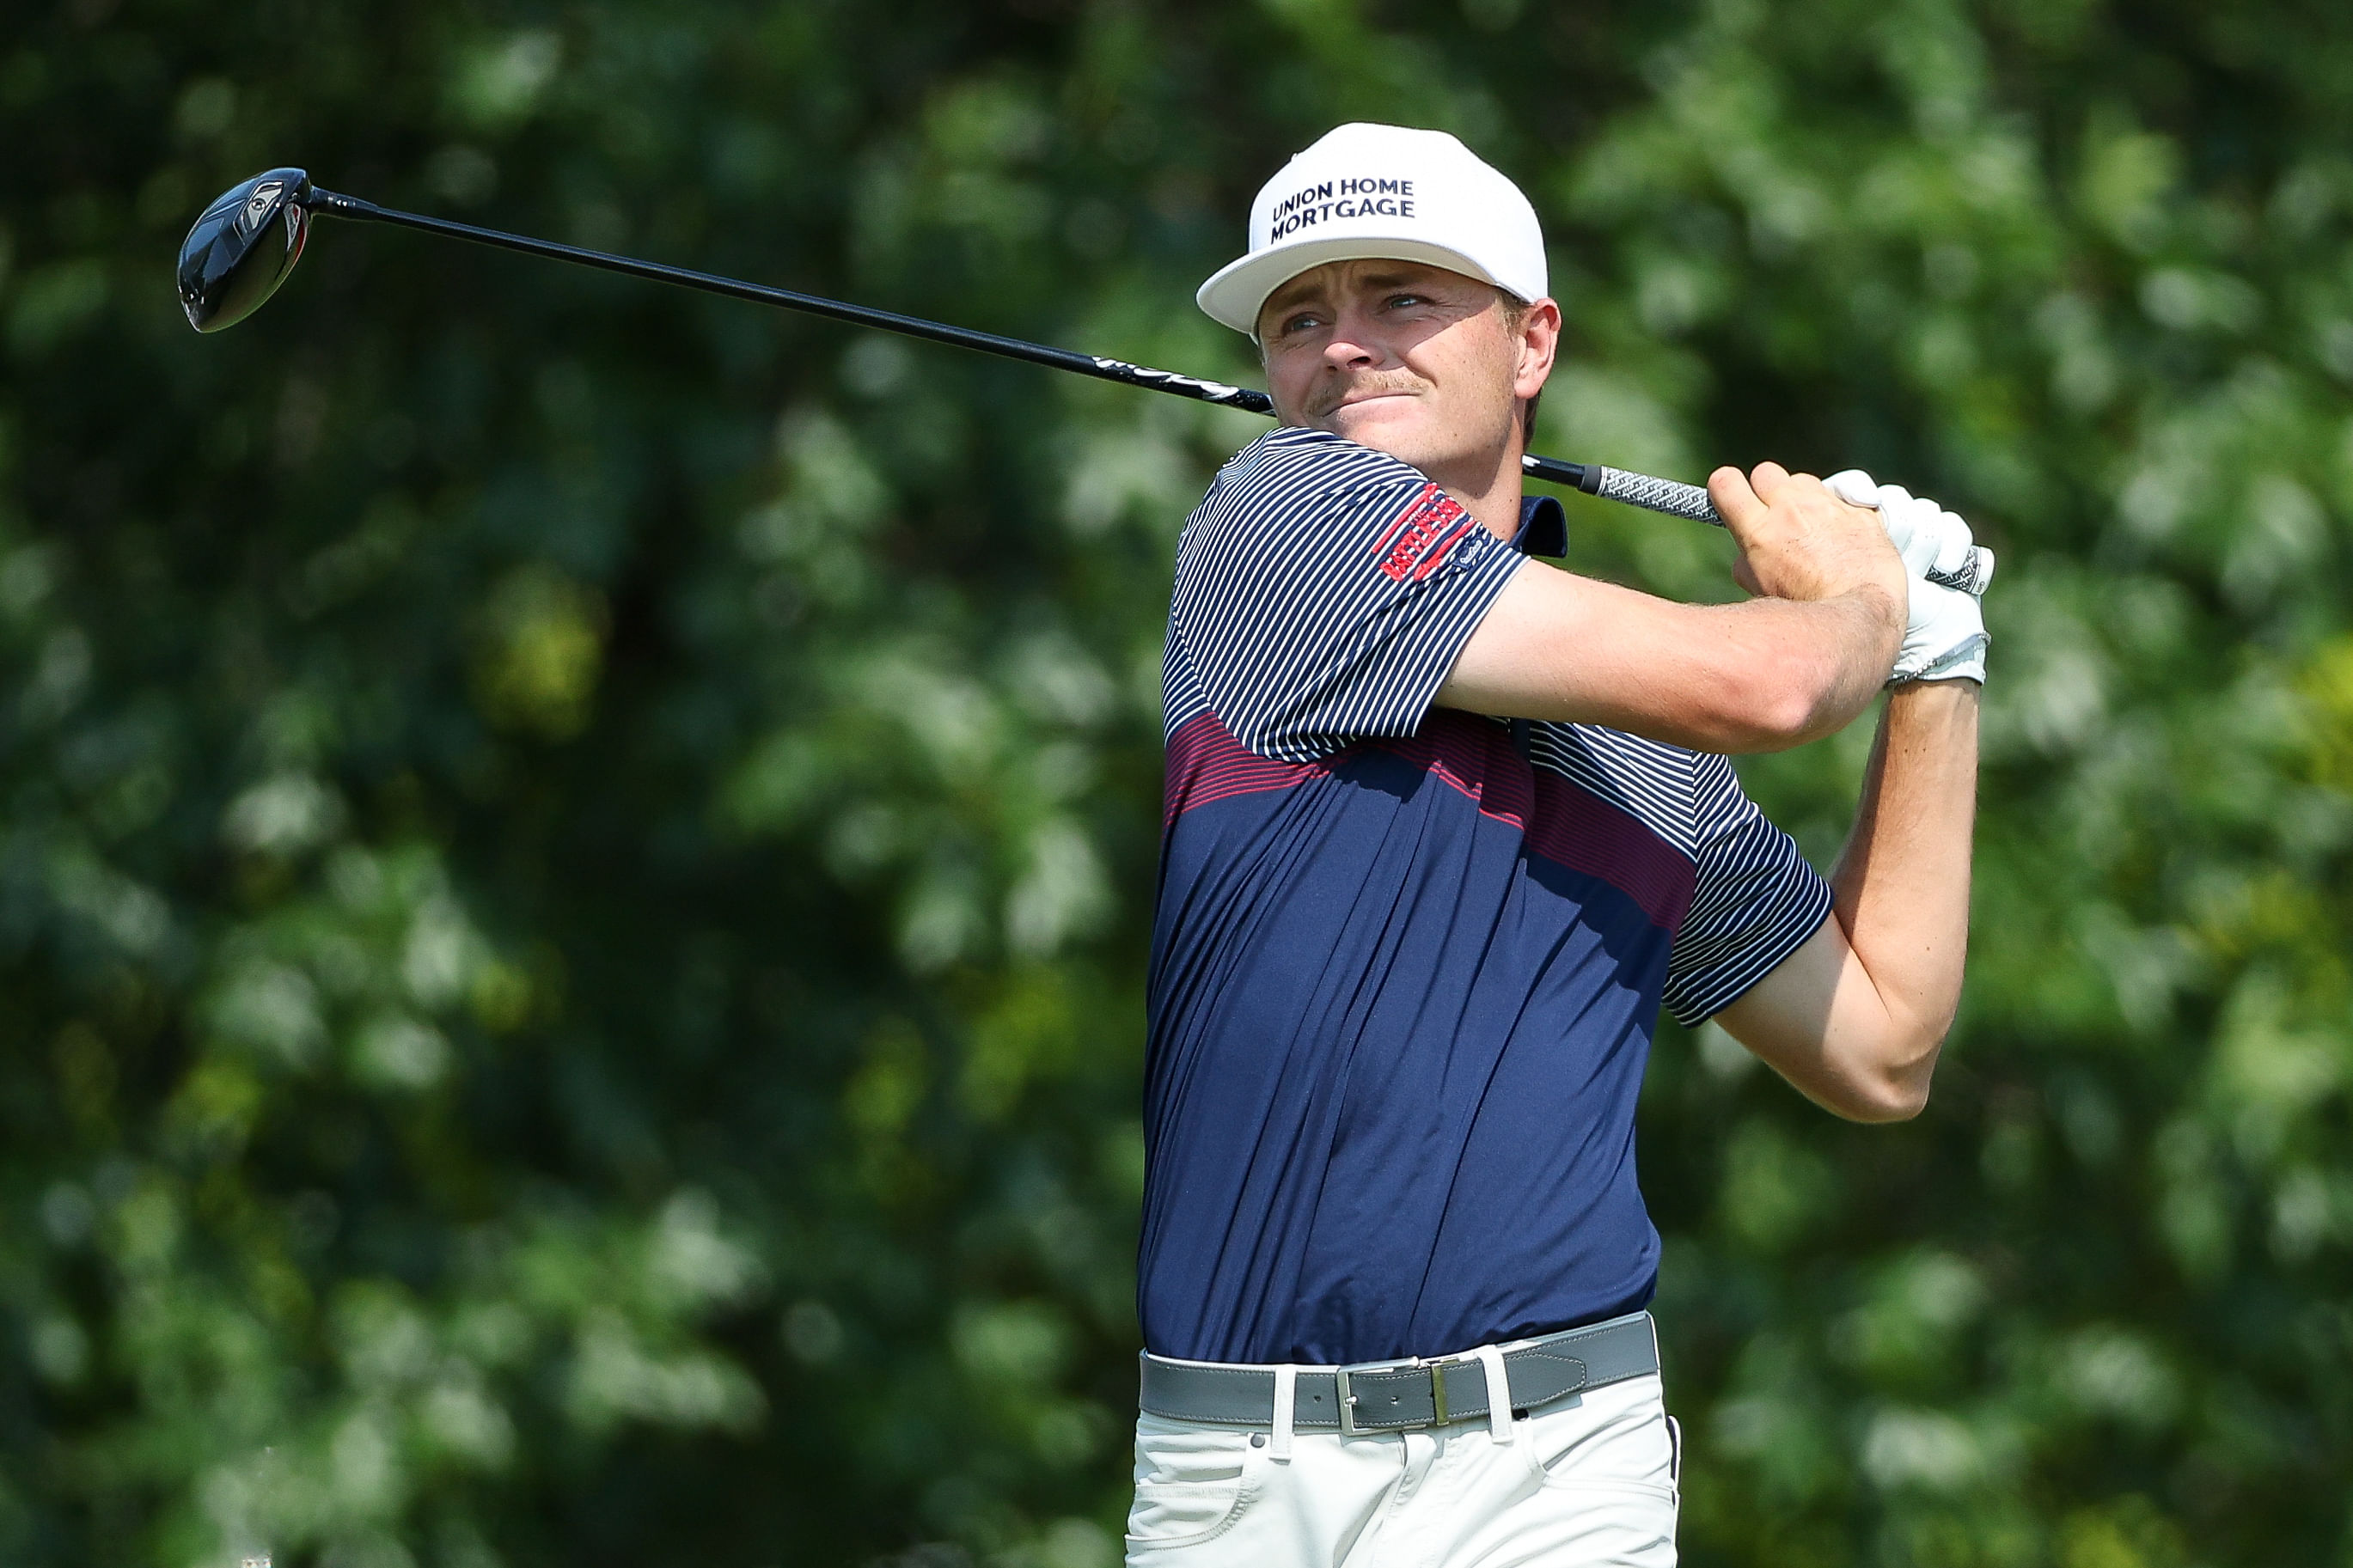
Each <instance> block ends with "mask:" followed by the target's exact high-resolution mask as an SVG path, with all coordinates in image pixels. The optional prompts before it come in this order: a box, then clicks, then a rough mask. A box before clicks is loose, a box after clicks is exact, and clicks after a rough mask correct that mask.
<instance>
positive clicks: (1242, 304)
mask: <svg viewBox="0 0 2353 1568" xmlns="http://www.w3.org/2000/svg"><path fill="white" fill-rule="evenodd" d="M1327 261H1419V262H1423V263H1425V264H1427V265H1429V266H1431V267H1443V268H1446V270H1448V271H1449V272H1460V273H1461V274H1462V275H1463V276H1464V277H1466V278H1476V279H1479V280H1480V281H1481V282H1482V283H1494V284H1495V287H1496V288H1498V289H1501V288H1503V287H1504V285H1503V284H1501V283H1496V282H1495V279H1494V278H1493V276H1491V275H1490V274H1489V272H1488V271H1487V269H1486V268H1483V267H1482V266H1480V265H1479V264H1478V263H1477V262H1475V261H1473V260H1472V259H1471V258H1469V257H1467V256H1465V255H1463V254H1462V253H1461V251H1459V250H1455V249H1453V248H1451V247H1448V246H1443V245H1437V244H1433V243H1432V242H1430V241H1429V240H1426V239H1387V238H1383V237H1381V236H1379V235H1373V234H1333V235H1317V236H1316V237H1314V238H1313V239H1294V240H1286V241H1284V242H1283V243H1282V244H1281V245H1274V246H1270V247H1267V248H1266V249H1264V250H1254V251H1252V252H1250V254H1249V255H1248V256H1245V257H1243V258H1241V259H1240V260H1239V261H1234V262H1229V263H1228V264H1227V265H1226V266H1224V267H1221V268H1218V270H1217V271H1216V272H1214V273H1212V274H1211V275H1210V278H1209V280H1208V282H1206V283H1204V284H1202V285H1201V287H1200V289H1198V291H1197V292H1196V293H1195V294H1194V296H1193V300H1194V302H1195V303H1197V304H1198V305H1199V306H1200V307H1201V309H1202V310H1205V311H1207V312H1208V315H1209V318H1210V320H1212V321H1218V322H1220V323H1221V324H1223V325H1225V326H1229V327H1231V328H1232V329H1233V330H1234V331H1238V332H1250V331H1256V330H1257V328H1258V312H1259V309H1260V307H1261V306H1262V305H1264V304H1265V303H1266V299H1267V296H1268V295H1270V294H1271V293H1273V292H1274V291H1275V290H1276V289H1280V288H1282V286H1283V285H1284V284H1285V283H1288V282H1290V281H1291V280H1292V279H1294V278H1296V277H1298V276H1299V275H1300V274H1301V273H1303V272H1309V271H1313V270H1314V268H1318V267H1321V266H1323V265H1324V263H1325V262H1327Z"/></svg>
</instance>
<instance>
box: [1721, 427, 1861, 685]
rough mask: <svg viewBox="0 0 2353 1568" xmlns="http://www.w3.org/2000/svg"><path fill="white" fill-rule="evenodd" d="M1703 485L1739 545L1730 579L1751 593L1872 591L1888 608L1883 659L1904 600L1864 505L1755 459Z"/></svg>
mask: <svg viewBox="0 0 2353 1568" xmlns="http://www.w3.org/2000/svg"><path fill="white" fill-rule="evenodd" d="M1707 489H1708V495H1709V497H1710V499H1712V500H1714V501H1715V510H1717V511H1718V512H1719V513H1721V514H1722V515H1723V518H1724V521H1725V527H1726V528H1727V529H1728V530H1729V531H1731V533H1732V537H1733V539H1734V541H1735V542H1736V543H1738V544H1739V546H1740V559H1739V560H1738V561H1737V562H1736V563H1734V565H1733V569H1732V575H1733V580H1734V581H1735V582H1737V583H1738V584H1740V585H1741V587H1743V588H1745V589H1746V590H1747V591H1748V592H1749V593H1751V594H1757V595H1765V596H1768V597H1771V598H1776V599H1798V600H1803V601H1808V602H1819V601H1820V600H1824V599H1837V598H1844V597H1847V596H1849V595H1861V596H1865V597H1868V596H1870V595H1874V594H1875V595H1879V596H1881V597H1882V598H1883V600H1884V601H1885V604H1886V605H1887V610H1888V617H1889V623H1890V628H1889V629H1890V635H1889V638H1888V657H1889V658H1890V660H1891V662H1892V661H1893V659H1894V652H1895V641H1896V637H1895V629H1896V627H1895V615H1896V613H1897V612H1898V611H1899V610H1900V609H1901V608H1902V607H1903V605H1904V604H1905V596H1906V595H1905V570H1904V560H1903V557H1901V556H1900V555H1898V554H1897V553H1896V552H1895V548H1894V544H1893V543H1891V542H1890V541H1889V538H1888V534H1887V531H1886V529H1885V527H1884V526H1883V524H1882V522H1881V521H1880V519H1879V518H1878V517H1876V516H1874V515H1873V513H1872V511H1871V510H1868V509H1869V505H1870V503H1868V502H1865V503H1862V504H1860V505H1853V504H1849V502H1848V501H1847V500H1842V499H1841V498H1840V497H1839V496H1838V495H1837V494H1835V493H1834V492H1833V491H1832V490H1831V489H1830V487H1828V486H1826V485H1824V484H1823V483H1822V481H1821V480H1820V479H1816V478H1814V476H1813V475H1811V474H1793V473H1790V472H1789V471H1788V469H1786V468H1782V467H1781V465H1780V464H1778V463H1759V464H1758V465H1757V468H1756V471H1755V472H1754V473H1752V474H1743V473H1742V472H1741V471H1740V470H1739V469H1738V468H1730V467H1726V468H1718V469H1716V471H1715V473H1713V474H1711V475H1710V476H1708V481H1707Z"/></svg>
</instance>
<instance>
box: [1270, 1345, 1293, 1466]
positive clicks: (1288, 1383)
mask: <svg viewBox="0 0 2353 1568" xmlns="http://www.w3.org/2000/svg"><path fill="white" fill-rule="evenodd" d="M1298 1403H1299V1369H1298V1368H1297V1367H1296V1366H1294V1365H1293V1364H1292V1363H1289V1362H1284V1363H1282V1365H1281V1366H1278V1367H1276V1368H1275V1369H1274V1436H1273V1438H1272V1440H1271V1445H1270V1446H1269V1447H1268V1448H1267V1451H1266V1457H1267V1458H1270V1459H1280V1460H1282V1462H1283V1463H1284V1464H1286V1465H1287V1464H1289V1463H1290V1462H1291V1423H1292V1416H1293V1412H1294V1411H1295V1410H1296V1409H1297V1408H1298Z"/></svg>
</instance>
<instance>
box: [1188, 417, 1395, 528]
mask: <svg viewBox="0 0 2353 1568" xmlns="http://www.w3.org/2000/svg"><path fill="white" fill-rule="evenodd" d="M1427 482H1428V481H1427V479H1424V477H1423V476H1422V473H1421V471H1420V470H1419V468H1414V467H1413V466H1411V465H1410V464H1409V463H1407V462H1405V461H1404V460H1402V459H1401V458H1393V457H1391V456H1390V455H1389V454H1388V453H1387V452H1383V451H1378V450H1377V449H1375V448H1373V447H1366V446H1360V445H1358V444H1357V443H1356V442H1354V441H1351V440H1349V439H1348V438H1347V437H1345V436H1335V435H1333V434H1332V433H1331V432H1330V431H1328V430H1314V429H1309V428H1307V427H1306V426H1298V425H1285V426H1278V427H1277V428H1275V429H1272V430H1270V431H1268V432H1267V433H1266V434H1265V435H1263V436H1261V437H1259V438H1258V439H1257V440H1255V441H1252V442H1251V443H1250V445H1249V446H1247V447H1243V448H1242V449H1241V450H1240V451H1239V452H1237V453H1235V454H1234V455H1233V457H1231V458H1229V459H1228V460H1227V462H1226V465H1225V467H1224V468H1220V469H1219V470H1218V477H1217V479H1215V480H1214V481H1213V482H1212V483H1211V484H1210V486H1209V493H1208V495H1207V496H1205V497H1203V498H1202V503H1201V504H1202V508H1203V510H1208V509H1211V508H1214V507H1219V506H1220V505H1223V506H1234V505H1250V506H1262V505H1270V504H1271V505H1282V504H1284V503H1292V504H1306V503H1309V502H1314V501H1321V500H1330V499H1331V498H1332V497H1334V496H1335V495H1345V494H1351V493H1356V492H1363V491H1387V490H1389V489H1419V488H1420V487H1421V486H1422V485H1424V484H1426V483H1427Z"/></svg>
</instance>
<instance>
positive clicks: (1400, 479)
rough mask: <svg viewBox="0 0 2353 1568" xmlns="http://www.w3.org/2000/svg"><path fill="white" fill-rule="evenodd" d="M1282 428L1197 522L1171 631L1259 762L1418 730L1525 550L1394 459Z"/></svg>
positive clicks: (1223, 717)
mask: <svg viewBox="0 0 2353 1568" xmlns="http://www.w3.org/2000/svg"><path fill="white" fill-rule="evenodd" d="M1276 436H1277V437H1282V439H1281V440H1277V439H1276V437H1268V438H1267V439H1266V440H1264V441H1261V443H1259V444H1258V445H1256V446H1254V447H1252V448H1250V450H1249V451H1246V452H1245V453H1244V454H1243V455H1242V457H1240V458H1237V459H1236V460H1235V461H1234V463H1232V464H1230V465H1229V466H1228V468H1227V470H1226V471H1225V473H1223V474H1221V475H1220V476H1219V482H1218V484H1217V485H1216V486H1214V487H1213V488H1212V489H1211V491H1210V494H1209V496H1208V499H1206V500H1204V501H1203V502H1202V504H1201V507H1200V508H1199V510H1197V511H1195V513H1194V514H1193V516H1192V518H1191V520H1190V521H1187V525H1186V530H1185V537H1184V540H1183V542H1182V543H1181V544H1180V545H1179V546H1178V549H1177V557H1176V593H1175V595H1174V599H1173V603H1172V605H1171V615H1170V630H1171V632H1172V634H1173V636H1174V637H1175V638H1176V640H1178V641H1179V642H1181V643H1182V645H1183V647H1182V652H1183V656H1184V658H1186V660H1187V663H1188V665H1189V666H1190V668H1191V669H1192V670H1193V672H1194V675H1195V676H1196V678H1197V679H1198V680H1199V682H1200V684H1201V687H1202V689H1203V692H1204V694H1205V695H1206V696H1207V698H1208V703H1209V707H1210V710H1212V711H1213V712H1215V713H1216V714H1217V716H1218V719H1219V721H1220V722H1221V723H1223V724H1224V725H1225V727H1226V728H1227V730H1229V731H1231V733H1232V734H1233V736H1234V737H1235V739H1237V740H1239V741H1240V742H1241V743H1242V744H1243V745H1245V746H1248V747H1249V748H1250V750H1251V751H1253V752H1257V753H1259V754H1260V755H1261V756H1265V757H1271V758H1275V759H1278V760H1281V761H1285V762H1308V761H1313V760H1314V759H1315V758H1317V757H1321V756H1324V755H1326V754H1328V753H1329V752H1335V751H1337V750H1338V749H1340V748H1341V747H1343V746H1345V745H1347V744H1349V743H1350V742H1355V741H1359V740H1367V739H1373V738H1376V737H1397V736H1406V735H1410V734H1412V733H1413V732H1414V731H1416V730H1417V729H1419V727H1420V724H1421V721H1422V719H1423V716H1424V715H1425V714H1427V713H1428V712H1429V710H1430V702H1431V700H1433V699H1434V698H1435V697H1436V696H1437V695H1438V689H1439V687H1440V685H1442V684H1443V683H1444V682H1445V679H1446V674H1447V671H1448V670H1450V669H1451V668H1453V665H1454V660H1455V658H1456V656H1457V655H1458V654H1460V653H1461V651H1462V645H1463V644H1464V643H1466V642H1468V641H1469V640H1470V637H1471V634H1472V631H1473V630H1475V629H1476V628H1477V626H1478V625H1479V620H1480V617H1481V616H1483V615H1485V614H1486V611H1487V607H1488V606H1489V605H1491V604H1493V602H1494V599H1495V596H1496V595H1498V594H1500V593H1502V592H1503V589H1504V584H1506V583H1508V582H1510V581H1511V578H1512V574H1514V572H1516V571H1517V570H1518V569H1519V567H1520V565H1521V564H1522V563H1523V560H1524V557H1522V556H1521V555H1520V554H1519V552H1516V551H1514V549H1512V547H1511V546H1509V545H1508V544H1505V543H1504V542H1502V541H1500V540H1498V539H1496V538H1495V536H1494V535H1493V534H1492V533H1489V532H1488V531H1486V530H1485V529H1484V528H1482V527H1481V526H1480V525H1479V523H1478V521H1477V520H1476V519H1474V518H1472V515H1471V514H1470V513H1469V512H1468V511H1466V510H1463V508H1462V507H1461V504H1460V503H1459V502H1457V501H1456V500H1454V499H1453V498H1452V497H1451V496H1449V495H1448V494H1447V493H1446V492H1445V491H1444V490H1443V489H1440V488H1439V486H1437V485H1436V484H1433V483H1431V482H1430V480H1428V479H1424V478H1423V477H1422V475H1421V474H1420V472H1419V470H1417V469H1414V468H1409V467H1408V466H1407V465H1406V464H1404V463H1401V462H1398V460H1397V459H1395V458H1389V457H1388V456H1387V455H1385V454H1382V453H1378V452H1375V451H1372V450H1371V449H1369V448H1367V447H1359V446H1356V444H1355V443H1353V442H1348V441H1344V440H1342V439H1340V438H1339V437H1333V436H1326V435H1324V434H1323V433H1321V432H1312V431H1298V430H1291V431H1282V432H1277V433H1276Z"/></svg>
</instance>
